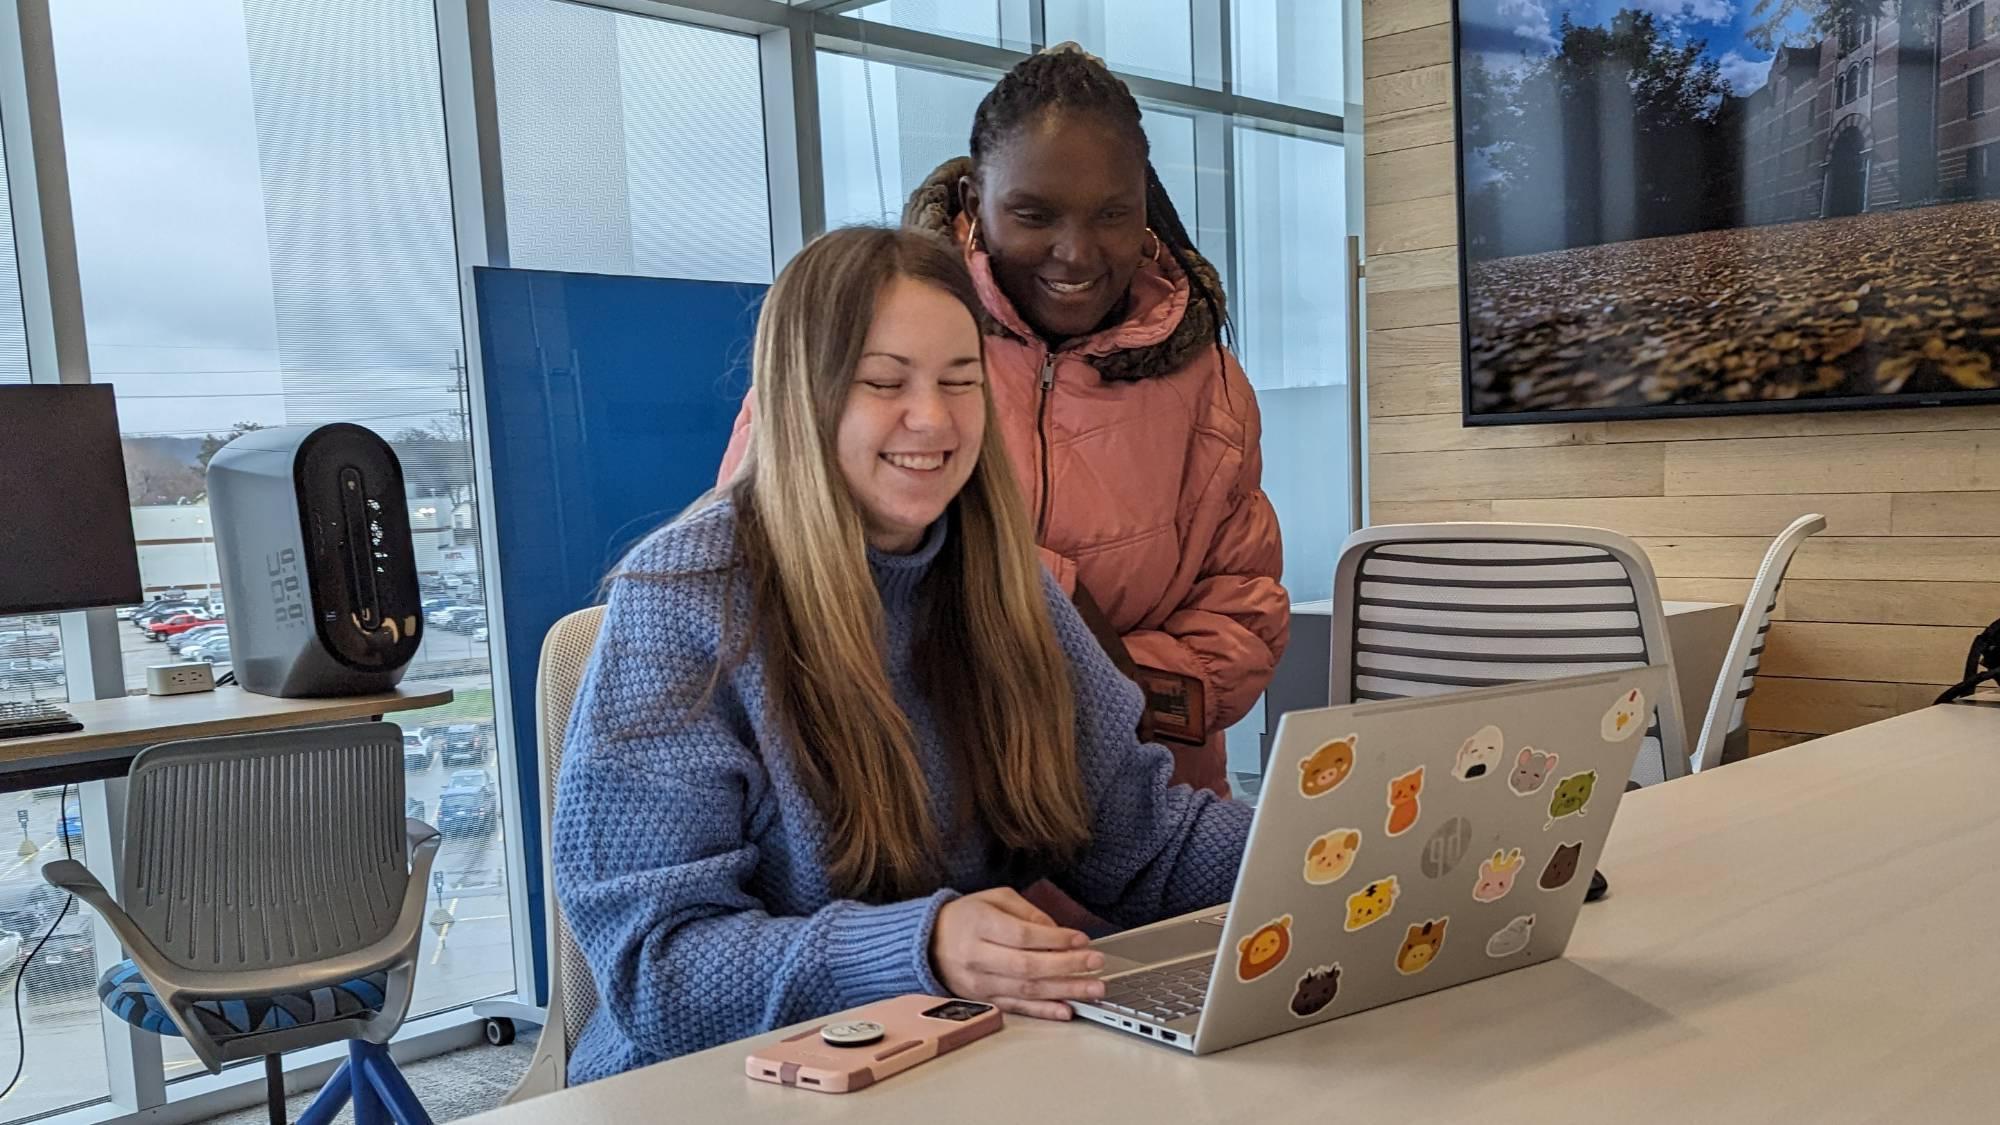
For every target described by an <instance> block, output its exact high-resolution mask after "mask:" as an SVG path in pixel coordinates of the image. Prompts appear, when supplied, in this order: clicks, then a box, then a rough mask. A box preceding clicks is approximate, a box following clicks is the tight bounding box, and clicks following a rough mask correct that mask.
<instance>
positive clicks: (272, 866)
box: [45, 723, 437, 1070]
mask: <svg viewBox="0 0 2000 1125" xmlns="http://www.w3.org/2000/svg"><path fill="white" fill-rule="evenodd" d="M125 823H126V826H127V830H126V835H125V844H124V851H123V855H122V859H123V864H122V867H121V869H120V873H119V887H118V897H117V901H116V902H113V901H112V900H111V897H110V896H109V895H108V894H107V893H106V892H105V890H104V888H103V886H102V885H101V884H99V883H98V882H97V880H96V879H95V877H93V876H91V875H90V874H89V873H88V872H87V871H85V870H84V869H83V868H82V866H81V865H80V864H61V863H58V864H50V865H49V867H48V868H46V869H45V873H46V875H47V877H48V878H49V881H50V882H52V883H55V884H56V885H58V886H61V887H63V888H64V889H66V890H69V891H70V892H71V893H73V894H75V895H77V897H78V898H80V899H83V900H84V901H85V902H86V903H88V904H89V905H91V906H92V907H94V908H95V909H97V911H98V912H99V913H100V914H103V915H104V916H105V918H106V920H107V921H108V922H109V923H110V924H111V926H112V929H113V930H114V931H115V932H116V933H117V935H118V938H119V940H120V941H121V942H122V943H123V944H124V945H125V947H126V949H127V950H128V951H129V952H130V953H131V955H132V960H133V962H134V964H135V965H136V966H137V968H138V969H139V971H140V972H141V973H143V974H144V975H145V977H146V979H147V981H148V982H149V983H150V984H151V985H152V986H153V988H154V991H155V992H156V994H157V995H158V996H159V998H160V1000H161V1002H162V1003H163V1004H164V1005H165V1007H166V1008H167V1009H168V1012H169V1014H170V1015H171V1016H172V1017H173V1020H174V1023H175V1025H176V1026H178V1027H179V1028H180V1030H181V1032H182V1034H183V1035H184V1036H185V1038H186V1039H187V1041H188V1045H189V1047H190V1048H192V1049H193V1051H194V1053H195V1055H196V1056H197V1057H198V1058H200V1059H201V1061H202V1063H203V1064H204V1065H206V1066H208V1068H209V1069H210V1070H217V1069H219V1068H220V1065H221V1063H223V1062H226V1061H229V1060H232V1059H240V1058H251V1057H255V1056H259V1055H271V1054H279V1053H282V1052H285V1051H290V1050H295V1049H297V1048H300V1047H306V1046H317V1045H319V1044H323V1043H333V1042H338V1041H341V1040H346V1039H363V1040H367V1041H369V1042H373V1043H386V1042H388V1040H389V1037H390V1036H391V1035H392V1034H394V1033H395V1030H396V1028H397V1027H399V1026H401V1024H402V1021H403V1016H404V1014H405V1013H406V1012H407V1010H408V1008H409V1002H410V992H411V987H412V984H413V982H414V979H415V975H416V961H417V947H418V942H419V939H420V938H421V936H422V925H423V906H424V894H425V887H424V883H425V880H426V878H427V876H428V874H429V869H430V864H431V860H432V858H433V857H434V856H435V854H436V850H437V834H436V833H435V832H433V831H432V830H431V829H430V828H429V827H428V826H426V825H424V824H422V823H420V822H418V821H414V820H407V819H405V817H404V816H403V733H402V730H401V729H400V728H399V727H397V726H396V725H395V724H393V723H361V724H352V725H346V726H331V727H317V728H310V729H305V730H291V731H280V732H272V733H260V734H246V735H232V736H227V737H221V738H203V739H192V740H188V741H184V742H168V743H163V744H161V745H158V746H154V747H151V748H150V749H148V750H146V751H145V752H143V753H141V754H140V755H139V756H138V758H137V760H135V761H134V762H133V765H132V772H131V775H130V778H129V784H128V786H127V791H126V799H125ZM385 970H386V971H387V973H388V983H387V987H386V989H385V990H384V995H385V1001H384V1004H383V1006H382V1008H381V1009H380V1010H379V1011H374V1012H364V1013H360V1014H358V1015H356V1016H355V1017H354V1018H351V1019H343V1020H332V1021H321V1022H317V1023H311V1024H307V1025H305V1026H301V1027H293V1028H286V1029H280V1030H273V1031H268V1032H261V1033H253V1034H248V1035H240V1036H235V1037H232V1038H228V1039H225V1040H222V1041H221V1042H217V1040H216V1039H215V1038H213V1037H212V1036H211V1035H209V1034H208V1033H207V1031H206V1030H204V1027H203V1025H202V1023H201V1022H200V1021H198V1020H196V1019H194V1018H192V1017H191V1016H190V1015H189V1014H188V1006H189V1005H191V1004H192V1003H194V1002H195V1001H198V1000H215V999H241V998H255V997H268V996H274V995H278V994H284V993H304V992H310V991H312V990H314V989H320V988H327V987H331V986H334V985H338V984H341V983H343V982H346V981H349V980H353V979H356V978H360V977H364V976H367V975H369V974H372V973H378V972H383V971H385Z"/></svg>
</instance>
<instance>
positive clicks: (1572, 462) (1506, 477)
mask: <svg viewBox="0 0 2000 1125" xmlns="http://www.w3.org/2000/svg"><path fill="white" fill-rule="evenodd" d="M1370 463H1371V464H1372V465H1373V467H1374V473H1373V475H1372V477H1371V480H1372V487H1371V488H1370V490H1369V495H1370V496H1371V498H1373V499H1377V500H1465V499H1474V498H1481V497H1483V498H1486V499H1493V500H1505V499H1513V498H1516V497H1530V496H1633V495H1645V494H1647V493H1649V492H1651V493H1657V492H1658V491H1659V489H1660V471H1661V463H1660V449H1659V447H1658V446H1652V445H1568V446H1552V447H1549V448H1546V449H1461V450H1455V451H1452V452H1447V453H1378V454H1375V455H1373V456H1372V457H1371V458H1370ZM1474 481H1477V482H1479V483H1478V484H1477V485H1473V484H1472V483H1471V482H1474Z"/></svg>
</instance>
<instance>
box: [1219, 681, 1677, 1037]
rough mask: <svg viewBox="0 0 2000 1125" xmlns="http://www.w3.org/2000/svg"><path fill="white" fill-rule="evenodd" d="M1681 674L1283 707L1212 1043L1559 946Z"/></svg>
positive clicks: (1298, 1023) (1369, 1003) (1228, 937)
mask: <svg viewBox="0 0 2000 1125" xmlns="http://www.w3.org/2000/svg"><path fill="white" fill-rule="evenodd" d="M1670 674H1671V673H1670V672H1669V670H1668V668H1667V667H1666V666H1665V665H1653V666H1651V667H1645V668H1632V669H1626V670H1623V671H1618V672H1604V673H1597V674H1593V675H1588V676H1572V677H1566V678H1562V679H1553V680H1541V681H1536V682H1532V683H1524V684H1517V685H1509V686H1506V687H1497V688H1487V689H1482V690H1478V691H1467V692H1454V693H1452V694H1450V695H1445V696H1431V697H1426V698H1418V699H1401V700H1390V701H1384V702H1378V703H1360V704H1355V705H1352V706H1345V707H1329V708H1322V709H1318V710H1312V711H1294V712H1292V713H1290V714H1287V715H1286V716H1284V718H1283V720H1282V721H1281V723H1280V725H1279V727H1278V737H1277V740H1276V742H1275V743H1274V745H1273V747H1272V753H1271V760H1270V763H1269V767H1268V769H1267V772H1266V775H1265V776H1266V781H1265V788H1264V792H1263V795H1262V797H1261V798H1260V800H1259V802H1258V806H1257V815H1256V819H1255V821H1254V822H1253V823H1252V825H1251V829H1250V844H1249V847H1248V849H1247V851H1246V853H1245V855H1244V857H1243V868H1242V875H1241V877H1240V878H1239V880H1238V882H1237V886H1236V894H1235V897H1234V899H1233V901H1232V902H1231V904H1230V909H1229V918H1228V921H1227V924H1226V925H1225V927H1224V932H1223V940H1222V945H1221V947H1220V949H1219V950H1218V951H1217V959H1216V963H1215V968H1214V971H1213V973H1212V974H1211V976H1210V981H1209V986H1208V995H1207V1000H1206V1003H1205V1005H1204V1007H1203V1009H1202V1013H1201V1023H1200V1027H1199V1030H1198V1031H1197V1032H1196V1035H1195V1045H1194V1051H1195V1053H1196V1054H1206V1053H1208V1052H1211V1051H1219V1050H1222V1049H1224V1048H1227V1047H1233V1046H1236V1045H1238V1044H1241V1043H1247V1042H1249V1041H1251V1040H1253V1039H1261V1038H1263V1037H1265V1036H1267V1035H1276V1034H1278V1033H1279V1032H1282V1031H1289V1030H1291V1029H1293V1028H1295V1027H1302V1026H1305V1025H1308V1024H1313V1023H1321V1022H1324V1021H1326V1020H1330V1019H1338V1018H1339V1017H1341V1016H1345V1015H1351V1014H1353V1013H1355V1012H1359V1011H1364V1010H1366V1009H1369V1008H1373V1007H1377V1006H1379V1005H1382V1004H1389V1003H1393V1002H1395V1001H1397V1000H1404V999H1408V998H1409V997H1412V996H1418V995H1422V994H1423V993H1426V992H1435V991H1437V990H1438V989H1441V988H1450V987H1452V986H1453V985H1458V984H1464V983H1466V982H1468V981H1474V980H1479V979H1481V978H1484V977H1489V976H1493V975H1495V974H1497V973H1503V972H1508V971H1511V970H1513V969H1518V968H1525V967H1527V966H1529V965H1535V964H1540V963H1541V962H1543V961H1547V960H1550V959H1552V958H1555V957H1558V956H1560V955H1561V954H1562V952H1563V949H1564V948H1565V947H1566V946H1567V945H1568V944H1569V936H1570V931H1571V930H1572V929H1573V928H1574V926H1575V924H1576V916H1577V912H1578V910H1579V908H1580V907H1581V906H1582V904H1583V896H1584V893H1585V891H1587V890H1588V889H1589V885H1590V873H1591V871H1592V870H1593V869H1594V868H1595V867H1596V864H1597V858H1598V855H1599V854H1600V853H1601V852H1602V851H1603V849H1604V841H1605V839H1606V837H1607V836H1608V835H1609V833H1610V829H1611V819H1612V816H1613V815H1614V814H1615V813H1616V812H1617V809H1618V801H1619V798H1620V797H1621V796H1623V793H1624V780H1625V778H1627V777H1629V776H1630V775H1631V772H1632V764H1633V760H1634V758H1635V756H1636V755H1637V753H1638V750H1639V745H1640V742H1641V740H1642V739H1641V735H1642V734H1643V731H1644V728H1645V726H1646V720H1645V717H1646V716H1647V715H1648V714H1650V709H1651V707H1652V706H1653V703H1654V701H1656V700H1659V699H1661V698H1663V696H1664V693H1665V690H1666V686H1667V682H1668V680H1667V677H1668V676H1669V675H1670Z"/></svg>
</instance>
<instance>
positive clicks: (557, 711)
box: [507, 606, 604, 1104]
mask: <svg viewBox="0 0 2000 1125" xmlns="http://www.w3.org/2000/svg"><path fill="white" fill-rule="evenodd" d="M603 625H604V607H603V606H592V607H591V608H589V609H580V610H578V611H576V612H575V613H572V614H569V615H568V616H566V617H564V618H563V619H562V620H560V621H558V622H556V623H555V626H554V627H553V628H551V629H550V630H549V635H548V636H547V637H546V638H544V639H543V641H542V658H541V664H540V667H539V668H538V669H537V671H536V675H535V727H536V730H537V732H538V733H539V734H540V736H541V751H542V824H543V825H545V826H552V825H554V823H555V805H556V782H557V780H558V779H559V778H560V776H561V774H562V756H563V733H564V732H565V731H566V730H568V729H569V715H570V712H571V711H572V710H573V709H574V708H575V707H576V693H577V689H578V688H579V687H581V686H582V684H583V670H584V669H585V668H586V667H587V666H589V664H590V654H591V653H592V652H593V651H595V649H596V648H597V632H598V630H599V629H600V628H602V627H603ZM542 835H543V840H544V844H543V847H542V886H543V887H545V888H547V889H548V893H547V894H546V895H545V896H544V899H543V901H545V902H546V903H547V904H548V915H549V919H548V943H549V944H548V948H549V954H550V959H551V961H552V962H553V963H552V964H551V965H550V972H549V1019H548V1022H547V1023H545V1024H543V1025H542V1036H541V1038H540V1039H539V1040H537V1041H536V1043H535V1057H534V1059H533V1061H531V1062H530V1063H529V1064H528V1072H527V1073H526V1074H524V1075H522V1076H521V1081H520V1082H519V1083H518V1084H517V1085H516V1086H515V1087H514V1090H513V1092H512V1093H510V1094H508V1095H507V1102H508V1104H512V1103H514V1102H518V1101H524V1100H526V1099H528V1098H532V1097H535V1096H537V1095H540V1094H547V1093H552V1092H554V1091H556V1090H560V1089H563V1088H564V1087H566V1086H568V1085H569V1053H570V1051H572V1050H574V1049H575V1047H576V1037H577V1036H578V1035H580V1034H582V1032H583V1025H584V1024H585V1023H586V1022H587V1021H588V1020H589V1019H590V1015H591V1013H592V1012H594V1011H596V1010H597V982H596V981H594V980H592V979H591V976H590V966H589V965H588V964H586V963H585V962H584V959H583V951H582V950H580V949H578V948H577V946H576V940H575V939H574V938H572V937H570V934H569V924H568V923H567V922H565V921H564V920H563V913H562V905H561V904H560V903H559V902H557V900H556V893H555V886H556V877H555V859H554V854H553V852H552V850H551V849H550V848H549V846H548V844H547V843H546V841H547V840H548V839H549V838H550V836H551V833H550V832H547V831H545V832H543V834H542Z"/></svg>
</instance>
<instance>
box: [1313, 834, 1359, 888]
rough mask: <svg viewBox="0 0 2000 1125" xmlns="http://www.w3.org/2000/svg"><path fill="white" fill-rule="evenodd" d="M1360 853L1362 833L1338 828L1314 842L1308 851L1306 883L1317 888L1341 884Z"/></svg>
mask: <svg viewBox="0 0 2000 1125" xmlns="http://www.w3.org/2000/svg"><path fill="white" fill-rule="evenodd" d="M1360 851H1361V831H1360V829H1357V828H1336V829H1334V830H1333V831H1331V832H1329V833H1327V834H1326V835H1324V836H1321V837H1320V838H1319V839H1317V840H1314V841H1313V842H1312V846H1311V847H1308V848H1307V849H1306V882H1308V883H1311V884H1312V885H1313V886H1315V887H1324V886H1326V885H1327V884H1328V883H1338V882H1340V878H1341V876H1343V875H1345V874H1347V872H1348V869H1349V868H1351V867H1353V866H1354V857H1355V856H1356V855H1357V854H1359V853H1360Z"/></svg>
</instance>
